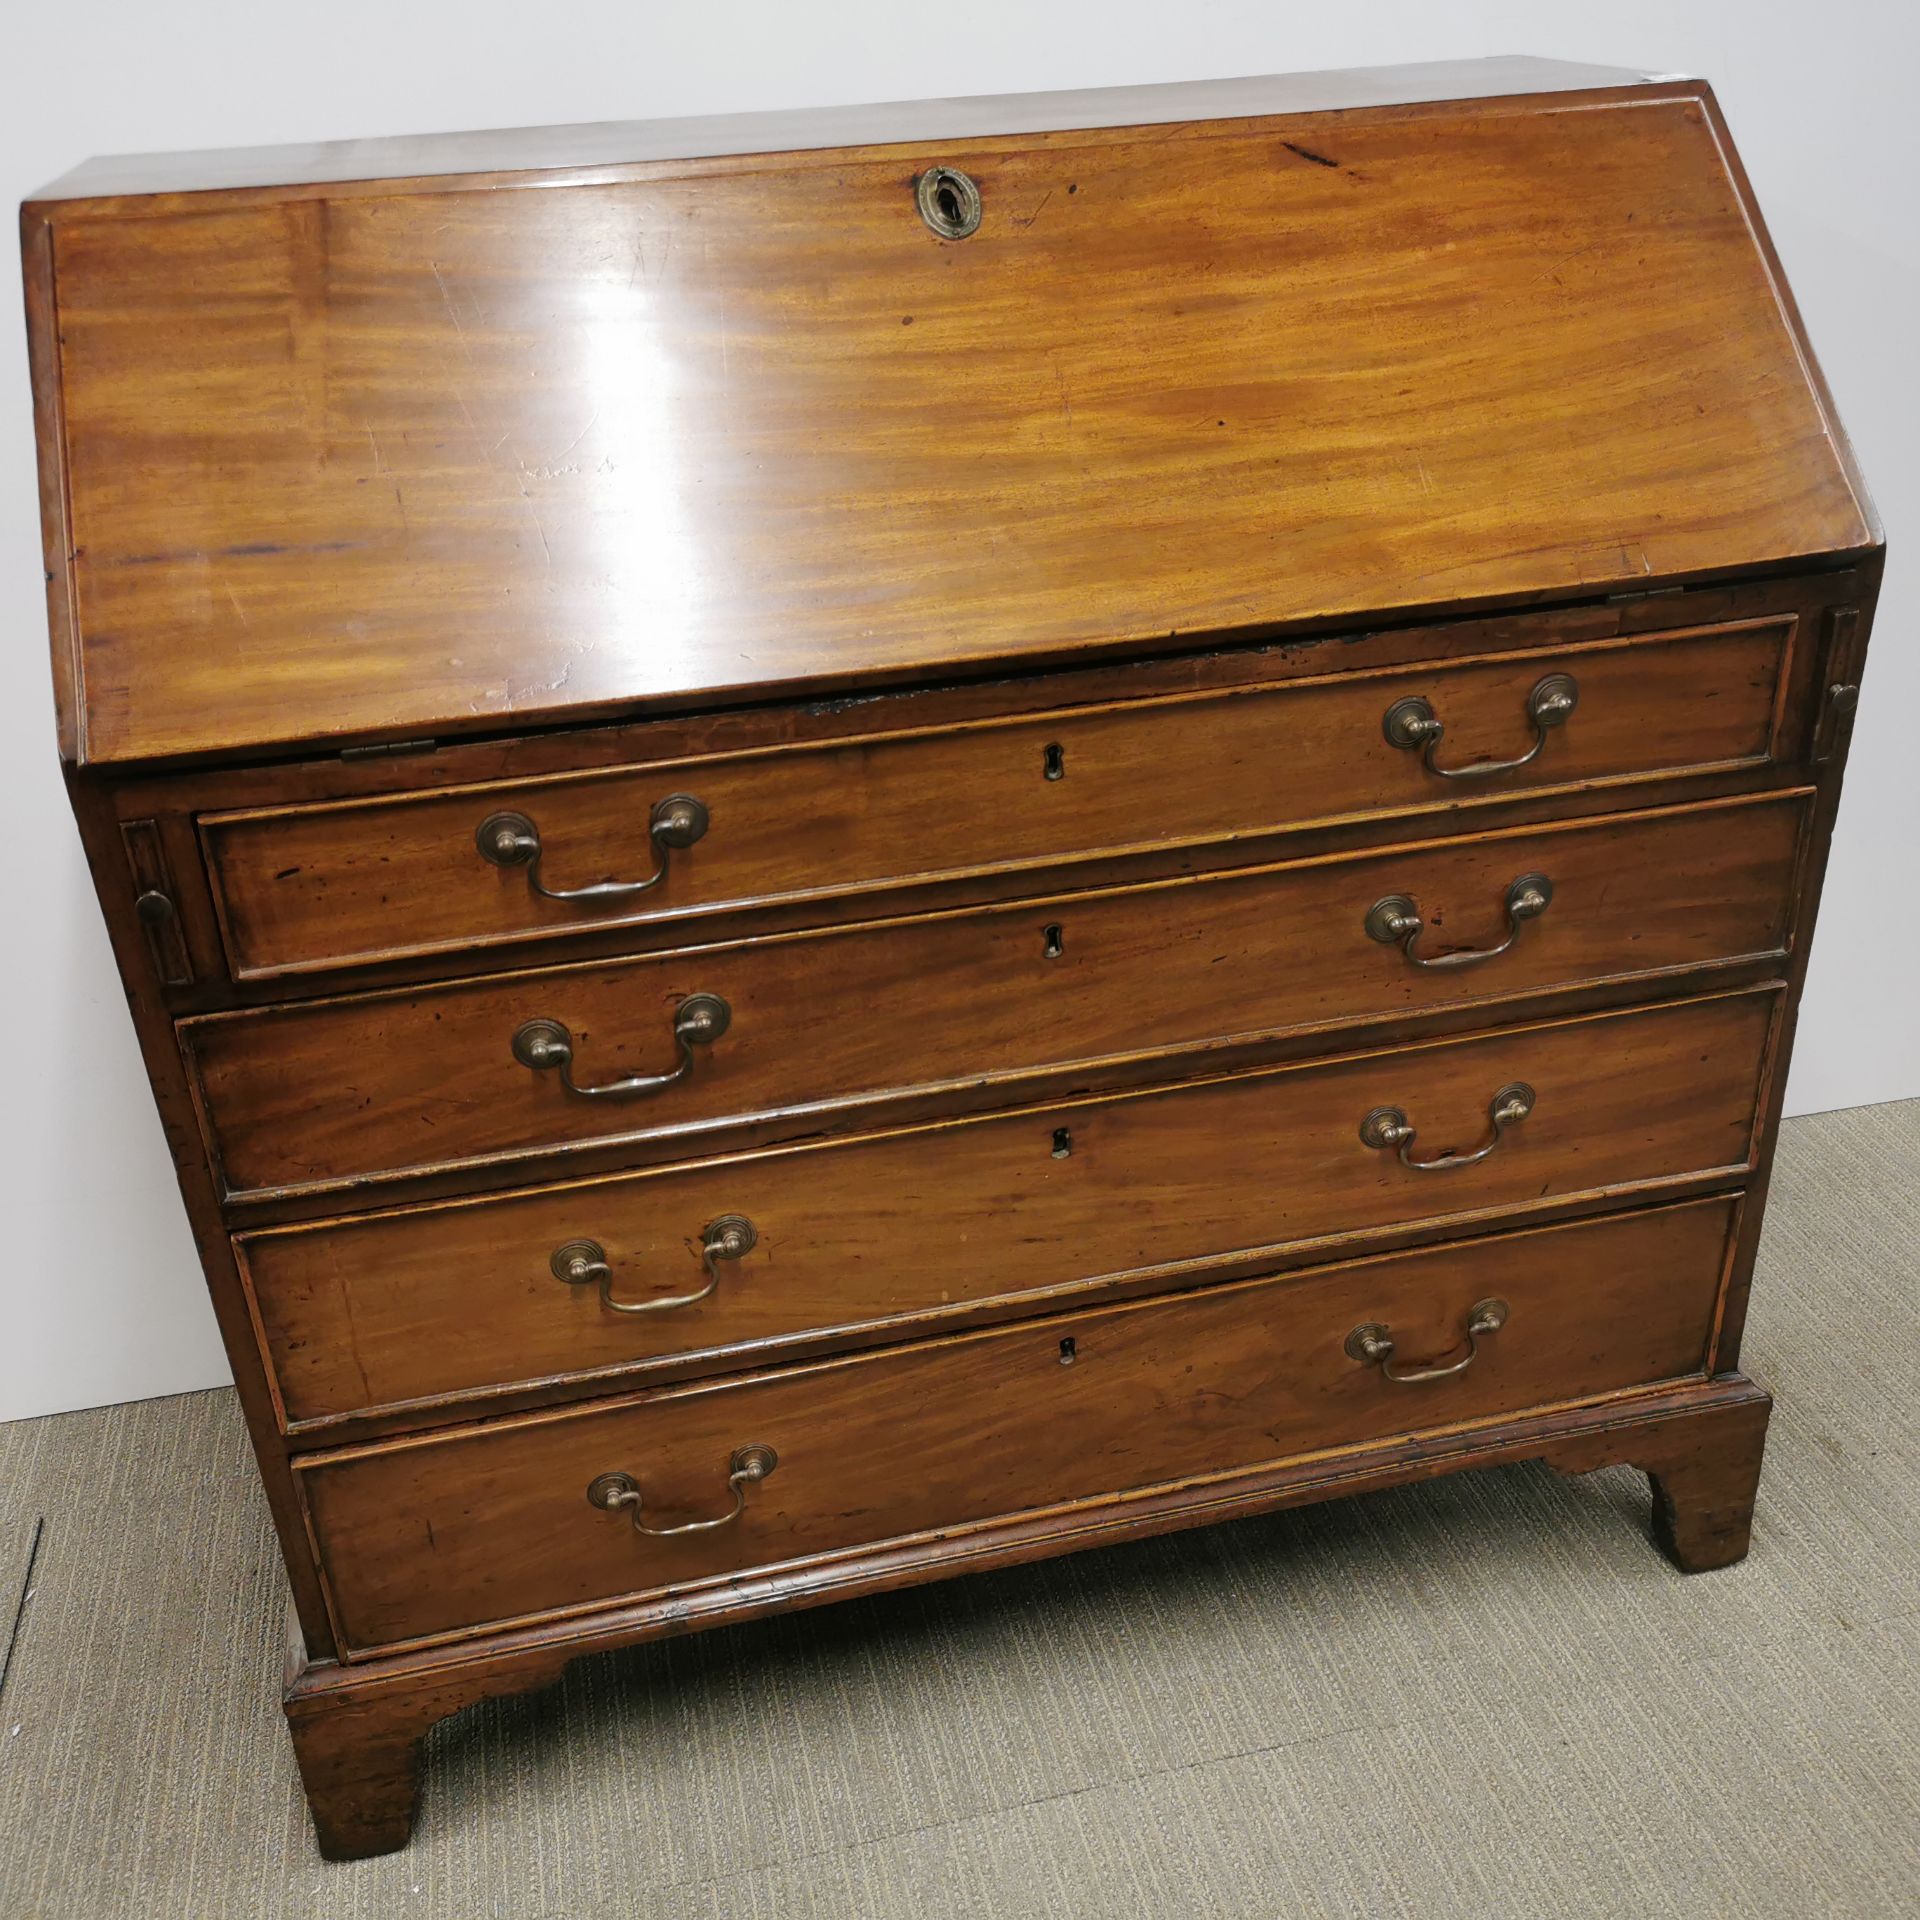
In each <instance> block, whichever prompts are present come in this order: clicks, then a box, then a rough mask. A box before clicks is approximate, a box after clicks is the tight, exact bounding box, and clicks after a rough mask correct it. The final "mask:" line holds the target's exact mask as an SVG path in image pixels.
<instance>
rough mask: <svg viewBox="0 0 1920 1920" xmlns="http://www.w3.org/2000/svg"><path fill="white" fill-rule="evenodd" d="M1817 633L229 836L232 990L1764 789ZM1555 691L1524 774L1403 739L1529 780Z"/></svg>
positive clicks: (1627, 652)
mask: <svg viewBox="0 0 1920 1920" xmlns="http://www.w3.org/2000/svg"><path fill="white" fill-rule="evenodd" d="M1794 627H1795V622H1794V620H1793V619H1792V618H1791V617H1787V618H1783V619H1777V620H1767V621H1754V622H1751V623H1746V622H1743V623H1739V624H1737V625H1732V626H1729V627H1726V628H1723V629H1717V630H1709V631H1706V632H1701V633H1684V634H1676V635H1659V636H1649V637H1647V638H1643V639H1636V640H1633V641H1628V642H1620V641H1612V642H1601V643H1598V644H1594V645H1589V646H1584V647H1582V646H1566V647H1557V648H1553V649H1551V650H1542V651H1538V652H1529V653H1524V654H1519V655H1505V656H1502V657H1500V658H1498V659H1495V660H1488V661H1480V662H1474V663H1459V662H1456V663H1442V662H1434V663H1431V664H1429V665H1425V666H1422V667H1419V668H1416V669H1413V670H1411V671H1405V672H1397V673H1386V674H1358V675H1353V676H1349V677H1347V678H1343V679H1339V680H1328V681H1322V682H1316V683H1310V684H1307V685H1301V686H1295V687H1291V688H1287V687H1278V688H1276V687H1256V688H1251V689H1248V690H1246V691H1245V692H1240V693H1234V694H1223V695H1217V696H1214V697H1211V698H1189V699H1176V700H1166V701H1138V702H1122V703H1116V704H1113V705H1110V706H1103V707H1095V708H1090V709H1087V710H1083V711H1078V712H1075V711H1067V712H1059V713H1049V714H1041V715H1038V716H1036V717H1033V718H1031V719H1023V720H1020V721H1017V722H1012V723H1005V724H986V725H975V726H969V727H958V728H952V729H947V730H943V731H939V732H928V733H903V734H901V735H899V736H897V737H894V738H889V739H876V740H867V741H857V740H843V741H837V742H831V743H828V744H825V745H822V746H820V747H817V748H813V749H810V750H796V749H787V750H784V751H776V752H770V753H763V754H755V755H745V756H741V757H738V758H732V759H715V760H705V761H689V762H685V763H680V764H674V763H667V764H663V765H661V766H658V767H652V768H646V769H644V770H636V771H632V772H618V773H612V774H608V775H605V776H601V777H586V778H561V779H554V780H545V781H537V782H536V781H528V782H523V783H515V782H503V783H500V784H498V785H493V786H487V787H482V788H476V789H472V790H469V791H466V792H460V793H426V794H404V795H396V796H393V797H391V798H389V799H385V800H381V801H376V802H373V803H371V804H365V805H355V804H336V805H333V806H310V807H289V808H273V809H267V810H254V811H248V812H240V813H233V814H219V815H214V816H212V817H210V818H207V819H205V820H203V822H202V829H201V830H202V833H203V835H204V836H205V840H206V845H207V850H208V860H209V866H210V868H211V870H212V872H213V875H214V880H215V886H216V892H217V897H218V899H219V901H220V905H221V913H222V921H223V925H224V929H225V933H226V939H227V945H228V951H229V953H230V955H231V957H232V960H233V964H234V971H235V973H236V975H237V976H239V977H240V978H243V979H259V978H271V977H273V976H275V975H277V974H284V973H288V972H304V971H310V970H313V969H316V968H324V967H338V966H342V965H351V964H354V963H356V962H358V963H360V964H368V963H376V962H379V961H382V960H387V959H393V958H396V957H402V956H416V955H429V954H438V953H447V952H450V951H456V950H459V949H461V948H471V947H482V946H493V945H497V944H500V943H503V942H512V941H525V940H529V939H538V938H548V939H551V938H554V937H559V936H564V935H565V934H567V933H571V932H576V931H579V930H581V929H583V928H605V927H618V926H630V925H642V924H651V923H654V922H668V921H679V920H685V919H697V918H699V917H700V916H702V915H704V914H708V913H712V912H715V911H722V910H726V909H729V908H745V907H755V906H764V905H769V904H775V903H785V902H800V901H809V900H816V899H821V898H832V897H834V896H836V895H845V894H848V893H858V892H860V891H863V890H868V889H872V888H876V887H886V886H898V885H901V884H908V883H915V882H929V881H937V880H942V879H952V878H960V877H966V876H970V875H975V874H979V873H982V872H985V871H995V870H998V871H1002V872H1005V871H1010V870H1017V869H1021V868H1034V867H1039V866H1043V865H1045V864H1047V863H1049V862H1054V863H1058V862H1061V861H1065V860H1071V859H1074V858H1087V857H1092V856H1096V855H1100V854H1103V853H1105V854H1111V853H1116V852H1124V851H1134V850H1138V849H1140V848H1142V847H1143V846H1145V845H1147V844H1149V843H1151V844H1154V845H1166V844H1169V843H1172V844H1182V843H1185V844H1195V845H1197V844H1198V843H1201V842H1204V841H1208V840H1218V839H1231V838H1235V837H1239V836H1243V835H1249V834H1257V833H1271V832H1273V831H1275V830H1277V829H1283V828H1297V827H1305V826H1310V825H1325V824H1329V823H1332V822H1335V821H1347V820H1357V819H1365V818H1367V817H1369V816H1379V815H1392V814H1405V813H1414V812H1419V811H1422V810H1425V809H1432V810H1451V809H1454V808H1458V807H1461V806H1465V805H1471V804H1473V803H1474V802H1475V801H1480V800H1484V799H1486V798H1487V797H1488V796H1489V795H1493V794H1498V795H1511V794H1527V793H1537V792H1540V791H1542V790H1551V789H1554V788H1566V787H1569V786H1580V785H1585V784H1589V783H1594V782H1600V781H1617V780H1631V779H1636V778H1639V779H1644V778H1648V777H1652V776H1656V775H1659V774H1662V773H1680V772H1695V773H1697V772H1700V771H1703V770H1708V769H1712V770H1717V771H1727V770H1731V769H1737V768H1756V767H1759V766H1762V765H1765V764H1766V762H1767V760H1768V759H1769V757H1770V755H1771V753H1772V750H1773V744H1774V742H1773V734H1774V720H1775V714H1776V711H1777V708H1778V704H1779V701H1780V697H1781V693H1782V676H1783V674H1784V672H1785V670H1786V667H1787V662H1788V659H1789V650H1790V646H1791V643H1792V639H1793V633H1794ZM1549 675H1564V676H1566V677H1567V678H1568V679H1570V680H1571V681H1572V683H1573V686H1574V688H1575V695H1574V697H1575V698H1577V700H1578V703H1579V704H1578V705H1577V706H1576V707H1575V709H1574V711H1573V713H1572V715H1571V717H1570V718H1568V719H1566V720H1565V721H1564V722H1562V723H1560V724H1558V725H1556V726H1554V727H1553V728H1552V729H1551V730H1550V732H1549V734H1548V736H1547V739H1546V742H1545V744H1544V745H1543V746H1542V747H1541V748H1540V751H1539V753H1538V756H1537V757H1536V758H1535V759H1533V760H1532V761H1531V762H1530V763H1529V764H1527V765H1526V766H1522V767H1516V768H1514V769H1512V770H1511V771H1510V772H1506V773H1497V774H1486V775H1482V776H1479V777H1477V778H1467V779H1458V778H1448V777H1447V776H1446V775H1445V774H1443V773H1436V772H1434V771H1431V770H1430V769H1429V768H1428V767H1427V766H1426V765H1425V764H1424V762H1423V759H1422V756H1421V753H1420V752H1419V750H1418V749H1417V748H1416V749H1409V748H1407V747H1405V746H1396V745H1394V744H1393V743H1391V742H1390V741H1389V740H1388V738H1387V735H1386V731H1385V728H1384V726H1383V724H1382V722H1383V720H1384V717H1385V715H1386V713H1387V711H1388V710H1389V708H1391V707H1392V706H1393V704H1394V703H1395V702H1396V701H1400V700H1405V699H1409V698H1419V699H1425V700H1427V701H1428V703H1429V705H1430V706H1431V707H1432V709H1433V711H1434V713H1435V715H1436V717H1438V718H1439V719H1440V721H1441V724H1442V725H1443V726H1444V728H1445V733H1444V735H1443V737H1442V740H1441V742H1440V743H1439V747H1438V748H1437V749H1436V753H1435V760H1436V764H1437V765H1438V766H1440V767H1443V768H1459V767H1464V766H1474V765H1480V764H1485V763H1494V762H1498V761H1502V760H1512V759H1515V758H1518V757H1521V756H1523V755H1524V754H1525V753H1526V752H1527V751H1528V750H1529V749H1530V748H1531V747H1532V746H1533V745H1534V743H1535V742H1536V740H1537V739H1538V737H1539V736H1538V734H1537V732H1536V729H1535V728H1534V726H1533V724H1532V722H1531V719H1530V717H1529V709H1528V701H1529V698H1530V696H1531V694H1532V692H1533V690H1534V689H1535V688H1536V687H1537V686H1539V685H1540V684H1541V683H1542V682H1543V681H1544V680H1545V679H1546V678H1547V677H1548V676H1549ZM683 792H684V793H687V794H690V795H692V796H693V797H695V798H697V799H698V800H699V801H700V803H701V805H702V806H703V807H704V808H705V809H706V819H707V822H708V824H707V825H706V829H705V831H704V833H703V834H702V836H701V838H700V839H699V840H697V841H696V842H695V843H694V844H693V845H691V846H684V847H683V846H674V847H672V848H671V849H670V850H668V851H667V852H666V854H665V856H664V859H662V856H661V854H660V853H659V851H658V850H657V849H656V847H655V846H654V845H653V844H652V842H651V840H650V836H649V822H650V820H651V817H652V814H653V810H654V808H655V807H656V806H659V805H661V804H662V803H664V802H666V801H667V800H668V799H669V798H670V797H671V796H673V795H676V794H679V793H683ZM501 813H512V814H518V815H519V816H520V817H521V818H522V819H523V820H526V821H529V822H531V823H532V830H533V832H534V834H535V835H536V836H537V837H538V840H539V845H540V862H541V864H540V879H541V881H542V883H543V884H544V885H546V886H547V887H549V888H567V887H573V888H576V889H578V888H585V887H589V886H592V885H593V884H595V883H597V882H602V881H608V880H612V881H627V882H632V881H635V880H640V879H645V878H647V877H649V876H650V875H653V874H655V873H656V872H660V871H661V869H662V868H664V872H663V873H662V874H661V877H660V878H659V880H658V882H657V884H656V885H654V886H653V887H651V888H650V890H649V891H647V892H645V893H642V894H637V895H630V896H627V897H624V898H616V899H611V900H609V899H607V898H591V899H586V900H573V901H565V900H551V899H547V898H544V897H543V896H542V895H540V894H538V893H536V892H535V891H534V889H533V887H532V885H531V884H530V878H529V871H528V869H527V868H526V867H525V866H509V867H506V868H502V867H500V866H497V865H493V864H490V863H489V862H488V861H487V860H485V859H483V858H482V856H481V853H480V850H479V847H478V845H477V835H478V830H479V829H480V828H481V826H482V825H483V823H484V822H485V821H487V820H489V819H491V818H493V817H495V816H497V815H499V814H501Z"/></svg>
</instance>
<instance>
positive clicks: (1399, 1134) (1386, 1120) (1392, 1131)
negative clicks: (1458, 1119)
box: [1360, 1080, 1534, 1173]
mask: <svg viewBox="0 0 1920 1920" xmlns="http://www.w3.org/2000/svg"><path fill="white" fill-rule="evenodd" d="M1533 1101H1534V1092H1533V1089H1532V1088H1531V1087H1530V1086H1528V1085H1527V1083H1526V1082H1525V1081H1524V1080H1516V1081H1514V1082H1513V1083H1512V1085H1510V1086H1505V1087H1502V1088H1501V1089H1500V1091H1499V1092H1498V1093H1496V1094H1495V1095H1494V1096H1493V1098H1492V1099H1491V1100H1490V1101H1489V1102H1488V1103H1487V1118H1488V1119H1489V1120H1490V1121H1492V1123H1493V1131H1492V1132H1491V1133H1489V1134H1488V1135H1487V1137H1486V1139H1485V1140H1483V1141H1482V1142H1481V1143H1480V1145H1479V1146H1477V1147H1476V1148H1475V1149H1474V1150H1473V1151H1472V1152H1471V1153H1438V1154H1435V1155H1434V1156H1433V1157H1432V1159H1430V1160H1416V1159H1414V1157H1413V1153H1412V1147H1413V1143H1414V1140H1415V1139H1416V1138H1417V1135H1416V1133H1415V1131H1414V1128H1413V1126H1412V1125H1411V1124H1410V1123H1409V1121H1408V1119H1407V1116H1406V1114H1405V1113H1404V1112H1403V1111H1402V1110H1401V1109H1400V1108H1399V1107H1375V1108H1374V1110H1373V1111H1372V1112H1371V1113H1370V1114H1368V1115H1367V1117H1366V1118H1365V1119H1364V1120H1362V1121H1361V1122H1360V1138H1361V1139H1362V1140H1364V1141H1365V1142H1366V1143H1367V1145H1368V1146H1370V1147H1379V1148H1383V1149H1384V1148H1388V1147H1397V1148H1398V1149H1399V1153H1400V1164H1401V1165H1402V1166H1403V1167H1411V1168H1412V1169H1413V1170H1414V1172H1415V1173H1446V1172H1449V1171H1450V1170H1451V1169H1453V1168H1454V1167H1470V1166H1472V1165H1473V1164H1474V1163H1475V1162H1476V1161H1479V1160H1484V1159H1485V1158H1486V1157H1487V1155H1488V1154H1490V1153H1491V1152H1492V1151H1493V1150H1494V1148H1495V1147H1497V1146H1498V1145H1499V1144H1500V1139H1501V1136H1502V1135H1503V1134H1504V1133H1505V1132H1506V1130H1507V1129H1508V1128H1509V1127H1517V1126H1518V1125H1519V1124H1520V1122H1521V1121H1522V1120H1524V1119H1525V1118H1526V1117H1527V1115H1528V1114H1530V1113H1531V1112H1532V1111H1533Z"/></svg>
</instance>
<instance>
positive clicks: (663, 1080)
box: [513, 993, 733, 1100]
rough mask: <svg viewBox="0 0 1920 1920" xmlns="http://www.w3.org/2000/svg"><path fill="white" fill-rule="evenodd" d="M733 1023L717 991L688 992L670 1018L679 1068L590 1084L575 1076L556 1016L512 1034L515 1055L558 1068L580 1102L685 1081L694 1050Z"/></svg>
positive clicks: (529, 1063) (541, 1067) (538, 1067)
mask: <svg viewBox="0 0 1920 1920" xmlns="http://www.w3.org/2000/svg"><path fill="white" fill-rule="evenodd" d="M732 1023H733V1009H732V1008H731V1007H730V1006H728V1005H727V1003H726V1002H725V1001H724V1000H722V999H721V998H720V996H719V995H718V994H717V993H695V994H689V995H688V996H687V998H686V999H684V1000H683V1001H681V1003H680V1006H679V1010H678V1011H677V1012H676V1013H675V1014H674V1016H673V1037H674V1039H675V1040H676V1041H677V1042H678V1043H679V1047H680V1064H679V1065H678V1066H677V1067H674V1068H672V1069H670V1070H669V1071H668V1072H666V1073H633V1074H628V1075H627V1076H626V1078H625V1079H622V1080H603V1081H602V1082H601V1083H600V1084H599V1085H598V1086H593V1087H583V1086H582V1085H581V1084H580V1082H579V1081H577V1080H576V1079H575V1078H574V1077H573V1035H572V1034H570V1033H569V1032H568V1031H567V1029H566V1028H565V1027H564V1026H563V1025H562V1024H561V1023H560V1022H559V1021H558V1020H529V1021H527V1022H525V1024H524V1025H522V1026H521V1027H520V1029H519V1030H518V1031H517V1032H516V1033H515V1034H514V1036H513V1057H514V1058H515V1059H516V1060H518V1061H519V1062H520V1064H521V1065H522V1066H523V1067H531V1068H532V1069H533V1070H534V1072H535V1073H545V1072H547V1071H548V1070H549V1069H551V1068H554V1067H558V1068H559V1070H560V1084H561V1085H562V1086H563V1087H565V1088H566V1090H567V1091H568V1092H569V1093H577V1094H578V1095H579V1096H580V1097H581V1098H582V1099H583V1100H631V1099H634V1098H636V1097H637V1096H638V1095H640V1094H643V1093H658V1092H659V1091H660V1089H661V1088H662V1087H671V1086H674V1085H676V1084H677V1083H678V1082H680V1081H682V1080H684V1079H686V1077H687V1076H688V1075H689V1074H690V1073H691V1072H692V1071H693V1050H694V1048H695V1047H706V1046H711V1045H712V1044H713V1043H714V1041H716V1040H718V1039H719V1038H720V1036H721V1035H722V1034H723V1033H725V1032H726V1030H727V1028H728V1027H729V1026H730V1025H731V1024H732Z"/></svg>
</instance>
